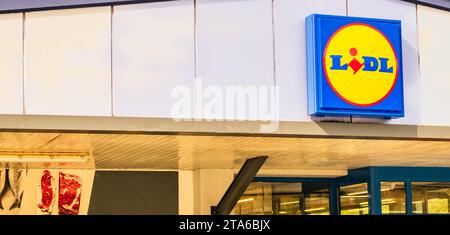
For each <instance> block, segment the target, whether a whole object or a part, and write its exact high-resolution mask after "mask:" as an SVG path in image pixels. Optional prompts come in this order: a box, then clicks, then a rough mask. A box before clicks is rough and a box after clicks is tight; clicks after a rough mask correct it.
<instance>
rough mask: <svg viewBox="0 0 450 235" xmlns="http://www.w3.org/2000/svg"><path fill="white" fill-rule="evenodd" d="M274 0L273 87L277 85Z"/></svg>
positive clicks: (273, 8) (273, 1) (273, 2)
mask: <svg viewBox="0 0 450 235" xmlns="http://www.w3.org/2000/svg"><path fill="white" fill-rule="evenodd" d="M275 38H276V37H275V0H272V62H273V85H274V86H276V85H277V63H276V59H275V55H276V47H275V46H276V43H275Z"/></svg>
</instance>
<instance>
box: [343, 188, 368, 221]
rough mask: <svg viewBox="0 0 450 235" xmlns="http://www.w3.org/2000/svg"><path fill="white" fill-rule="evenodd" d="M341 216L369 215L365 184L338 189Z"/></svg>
mask: <svg viewBox="0 0 450 235" xmlns="http://www.w3.org/2000/svg"><path fill="white" fill-rule="evenodd" d="M339 193H340V194H339V195H340V203H341V204H340V208H341V215H367V214H369V193H368V191H367V183H361V184H352V185H347V186H342V187H340V188H339Z"/></svg>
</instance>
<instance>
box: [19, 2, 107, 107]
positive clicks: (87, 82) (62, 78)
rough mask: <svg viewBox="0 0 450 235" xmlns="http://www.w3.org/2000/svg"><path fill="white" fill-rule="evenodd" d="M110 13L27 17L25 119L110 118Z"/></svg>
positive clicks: (74, 11)
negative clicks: (31, 116)
mask: <svg viewBox="0 0 450 235" xmlns="http://www.w3.org/2000/svg"><path fill="white" fill-rule="evenodd" d="M110 9H111V8H110V7H100V8H82V9H71V10H57V11H42V12H32V13H27V14H26V18H25V71H24V72H25V80H24V82H25V112H26V114H54V115H101V116H103V115H105V116H110V115H111V53H110V52H111V45H110V36H111V26H110V22H111V10H110Z"/></svg>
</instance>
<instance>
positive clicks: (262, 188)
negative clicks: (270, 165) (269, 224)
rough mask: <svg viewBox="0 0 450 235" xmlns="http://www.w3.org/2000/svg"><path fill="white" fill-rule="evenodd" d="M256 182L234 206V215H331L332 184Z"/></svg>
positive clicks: (267, 180)
mask: <svg viewBox="0 0 450 235" xmlns="http://www.w3.org/2000/svg"><path fill="white" fill-rule="evenodd" d="M270 180H272V181H270ZM276 180H277V179H263V178H259V179H256V181H255V182H253V183H251V184H250V186H249V187H248V188H247V190H246V191H245V193H244V194H243V196H242V197H241V199H240V200H239V201H238V203H237V205H236V206H235V208H234V210H233V213H234V214H235V215H329V214H330V183H329V182H298V181H297V182H295V179H290V180H291V182H289V180H288V179H286V182H280V181H282V180H281V179H278V180H279V182H276Z"/></svg>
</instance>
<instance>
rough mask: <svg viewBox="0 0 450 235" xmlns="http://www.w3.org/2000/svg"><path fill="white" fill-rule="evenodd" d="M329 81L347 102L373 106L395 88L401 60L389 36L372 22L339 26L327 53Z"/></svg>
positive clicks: (326, 65)
mask: <svg viewBox="0 0 450 235" xmlns="http://www.w3.org/2000/svg"><path fill="white" fill-rule="evenodd" d="M323 69H324V72H325V77H326V79H327V81H328V84H329V85H330V87H331V88H332V89H333V91H334V92H335V93H336V94H337V95H338V96H339V97H340V98H341V99H343V100H344V101H346V102H347V103H350V104H352V105H356V106H372V105H376V104H378V103H380V102H381V101H383V100H384V99H385V98H386V97H387V96H388V95H389V94H390V93H391V91H392V90H393V88H394V87H395V83H396V81H397V75H398V62H397V56H396V54H395V51H394V48H393V46H392V44H391V42H390V41H389V40H388V38H387V37H386V36H385V35H384V34H383V33H382V32H381V31H379V30H378V29H376V28H374V27H373V26H370V25H368V24H362V23H352V24H347V25H345V26H343V27H341V28H340V29H338V30H337V31H336V32H335V33H334V34H333V35H332V36H331V37H330V39H329V40H328V42H327V44H326V46H325V50H324V54H323Z"/></svg>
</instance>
